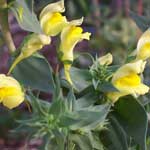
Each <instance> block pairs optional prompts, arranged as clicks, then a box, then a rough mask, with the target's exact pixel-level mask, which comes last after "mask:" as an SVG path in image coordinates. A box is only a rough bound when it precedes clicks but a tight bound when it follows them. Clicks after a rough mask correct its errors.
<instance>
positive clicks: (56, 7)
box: [40, 0, 65, 19]
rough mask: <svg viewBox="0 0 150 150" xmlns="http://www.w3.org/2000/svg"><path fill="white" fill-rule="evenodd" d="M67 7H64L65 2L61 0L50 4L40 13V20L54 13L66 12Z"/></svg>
mask: <svg viewBox="0 0 150 150" xmlns="http://www.w3.org/2000/svg"><path fill="white" fill-rule="evenodd" d="M64 11H65V7H64V0H60V1H58V2H55V3H50V4H49V5H47V6H46V7H44V8H43V10H42V11H41V13H40V19H41V18H43V16H45V15H46V14H48V13H54V12H64Z"/></svg>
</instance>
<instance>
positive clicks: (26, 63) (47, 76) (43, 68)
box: [12, 55, 55, 92]
mask: <svg viewBox="0 0 150 150" xmlns="http://www.w3.org/2000/svg"><path fill="white" fill-rule="evenodd" d="M12 74H13V76H14V77H15V78H16V79H17V80H18V81H19V82H20V83H21V84H23V85H24V86H27V87H30V88H32V89H37V90H40V91H44V92H53V90H54V87H55V84H54V81H53V76H52V69H51V67H50V65H49V63H48V62H47V60H46V59H45V58H44V57H43V56H42V55H33V56H32V57H30V58H27V59H25V60H23V61H22V62H20V63H19V64H18V65H17V66H16V67H15V69H14V70H13V72H12Z"/></svg>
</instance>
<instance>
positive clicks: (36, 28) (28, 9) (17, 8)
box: [11, 0, 42, 33]
mask: <svg viewBox="0 0 150 150" xmlns="http://www.w3.org/2000/svg"><path fill="white" fill-rule="evenodd" d="M11 10H12V12H13V13H14V15H15V17H16V19H17V21H18V23H19V25H20V27H21V28H22V29H24V30H26V31H30V32H34V33H42V29H41V27H40V23H39V21H38V19H37V17H36V15H35V13H34V12H33V0H16V1H14V2H13V3H12V5H11Z"/></svg>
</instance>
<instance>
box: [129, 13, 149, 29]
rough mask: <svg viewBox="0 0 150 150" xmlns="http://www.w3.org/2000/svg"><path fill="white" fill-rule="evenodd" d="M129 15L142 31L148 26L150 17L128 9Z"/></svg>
mask: <svg viewBox="0 0 150 150" xmlns="http://www.w3.org/2000/svg"><path fill="white" fill-rule="evenodd" d="M130 16H131V18H132V19H133V20H134V21H135V23H136V24H137V26H138V27H139V28H140V29H141V30H142V31H143V32H144V31H146V30H147V29H148V28H149V27H150V18H148V17H145V16H138V15H137V14H136V13H134V12H132V11H130Z"/></svg>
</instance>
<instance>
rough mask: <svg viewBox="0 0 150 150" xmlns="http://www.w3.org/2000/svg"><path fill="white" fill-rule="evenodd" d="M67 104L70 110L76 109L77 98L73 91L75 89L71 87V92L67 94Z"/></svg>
mask: <svg viewBox="0 0 150 150" xmlns="http://www.w3.org/2000/svg"><path fill="white" fill-rule="evenodd" d="M66 104H67V107H68V110H69V111H73V110H75V105H76V98H75V95H74V93H73V89H70V92H69V93H68V95H67V100H66Z"/></svg>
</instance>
